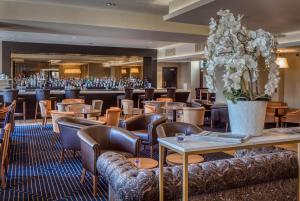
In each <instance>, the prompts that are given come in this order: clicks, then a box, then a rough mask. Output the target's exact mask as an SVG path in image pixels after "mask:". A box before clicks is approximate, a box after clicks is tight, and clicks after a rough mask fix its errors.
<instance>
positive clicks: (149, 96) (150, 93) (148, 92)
mask: <svg viewBox="0 0 300 201" xmlns="http://www.w3.org/2000/svg"><path fill="white" fill-rule="evenodd" d="M153 99H154V88H146V89H145V94H144V95H139V96H138V108H140V104H141V101H143V100H144V101H145V100H147V101H151V100H153Z"/></svg>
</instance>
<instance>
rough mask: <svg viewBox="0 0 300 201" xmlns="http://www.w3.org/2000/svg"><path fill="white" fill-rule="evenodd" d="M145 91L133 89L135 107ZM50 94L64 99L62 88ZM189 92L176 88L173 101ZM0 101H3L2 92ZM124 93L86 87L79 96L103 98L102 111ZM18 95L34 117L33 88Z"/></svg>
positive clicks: (87, 99)
mask: <svg viewBox="0 0 300 201" xmlns="http://www.w3.org/2000/svg"><path fill="white" fill-rule="evenodd" d="M144 93H145V91H144V90H141V89H136V90H134V91H133V100H134V102H135V107H137V102H138V96H139V95H142V94H144ZM166 93H167V90H166V89H156V90H155V92H154V99H156V98H158V97H160V96H161V95H163V94H166ZM50 94H51V96H55V97H57V99H58V102H61V101H62V99H64V90H51V92H50ZM189 94H190V90H184V89H177V90H176V97H175V101H177V102H186V101H187V100H188V97H189ZM0 95H1V101H2V102H3V100H2V99H3V98H2V93H1V92H0ZM118 95H124V91H122V90H97V89H88V90H81V91H80V96H84V99H85V103H86V104H92V100H103V108H102V113H104V112H105V110H106V109H107V108H109V107H112V106H117V96H118ZM19 96H20V97H24V98H25V100H26V119H33V118H34V110H35V104H36V99H35V90H26V91H21V90H20V91H19ZM17 111H22V108H21V107H20V106H19V105H18V107H17Z"/></svg>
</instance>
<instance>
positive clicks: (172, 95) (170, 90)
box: [167, 87, 176, 101]
mask: <svg viewBox="0 0 300 201" xmlns="http://www.w3.org/2000/svg"><path fill="white" fill-rule="evenodd" d="M175 96H176V87H168V88H167V97H168V98H172V99H173V100H174V101H175Z"/></svg>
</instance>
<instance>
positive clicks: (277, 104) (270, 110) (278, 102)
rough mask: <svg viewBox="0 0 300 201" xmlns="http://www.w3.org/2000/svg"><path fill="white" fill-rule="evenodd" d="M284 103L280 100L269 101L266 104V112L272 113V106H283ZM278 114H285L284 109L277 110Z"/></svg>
mask: <svg viewBox="0 0 300 201" xmlns="http://www.w3.org/2000/svg"><path fill="white" fill-rule="evenodd" d="M285 105H286V103H284V102H281V101H269V102H268V105H267V113H274V112H275V110H274V109H273V108H272V107H276V106H285ZM278 114H279V115H284V114H285V110H282V109H281V110H280V109H279V110H278Z"/></svg>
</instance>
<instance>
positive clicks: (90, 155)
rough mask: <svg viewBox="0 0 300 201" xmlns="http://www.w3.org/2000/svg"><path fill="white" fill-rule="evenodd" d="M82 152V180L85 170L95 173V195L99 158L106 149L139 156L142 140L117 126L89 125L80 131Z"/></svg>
mask: <svg viewBox="0 0 300 201" xmlns="http://www.w3.org/2000/svg"><path fill="white" fill-rule="evenodd" d="M77 134H78V137H79V139H80V146H81V153H82V167H83V174H82V182H83V178H84V176H85V171H86V170H87V171H89V172H90V173H91V174H92V175H93V180H94V195H95V194H96V190H97V186H96V183H97V175H98V173H97V169H96V162H97V158H98V157H99V156H100V155H101V154H102V153H103V152H104V151H116V152H118V153H123V152H125V153H127V154H125V155H128V153H130V154H131V155H132V156H137V155H138V153H139V149H140V140H139V138H138V137H137V136H135V135H134V134H132V133H131V132H129V131H127V130H125V129H122V128H117V127H110V126H104V125H97V126H89V127H85V128H82V129H80V130H79V131H78V133H77Z"/></svg>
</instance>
